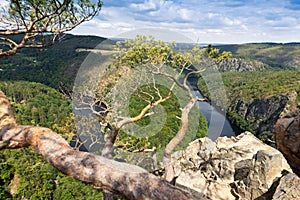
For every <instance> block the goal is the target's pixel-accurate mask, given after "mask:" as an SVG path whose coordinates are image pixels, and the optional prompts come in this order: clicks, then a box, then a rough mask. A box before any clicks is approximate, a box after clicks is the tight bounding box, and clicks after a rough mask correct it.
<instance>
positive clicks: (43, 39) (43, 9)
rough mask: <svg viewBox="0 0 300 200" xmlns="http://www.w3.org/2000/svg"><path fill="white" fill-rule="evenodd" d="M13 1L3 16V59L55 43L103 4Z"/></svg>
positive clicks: (0, 52) (0, 48)
mask: <svg viewBox="0 0 300 200" xmlns="http://www.w3.org/2000/svg"><path fill="white" fill-rule="evenodd" d="M93 2H94V1H92V0H78V1H75V0H51V1H47V0H10V1H9V5H8V6H7V7H5V8H3V9H4V11H3V13H2V14H1V16H0V41H1V46H0V58H2V57H5V56H9V55H12V54H15V53H17V51H18V50H19V49H21V48H34V47H44V46H48V45H52V44H54V43H55V42H56V41H57V40H59V38H60V36H61V34H62V33H64V32H66V31H70V30H72V29H74V28H75V27H77V26H78V25H80V24H81V23H83V22H85V21H88V20H91V19H92V18H93V17H94V16H96V15H97V14H98V13H99V12H100V10H101V7H102V2H101V1H100V0H97V1H96V3H93Z"/></svg>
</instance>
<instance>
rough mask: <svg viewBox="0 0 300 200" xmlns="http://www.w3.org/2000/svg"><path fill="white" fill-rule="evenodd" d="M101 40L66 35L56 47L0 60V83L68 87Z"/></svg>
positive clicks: (20, 53) (22, 51) (23, 51)
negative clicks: (9, 82) (8, 81)
mask: <svg viewBox="0 0 300 200" xmlns="http://www.w3.org/2000/svg"><path fill="white" fill-rule="evenodd" d="M103 40H105V38H102V37H96V36H74V35H70V34H67V35H65V37H64V38H63V40H62V41H60V42H58V43H57V44H55V45H53V46H49V47H45V48H41V49H22V50H21V51H20V52H19V53H17V54H16V55H14V56H9V57H6V58H4V59H0V80H2V81H5V80H26V81H33V82H39V83H43V84H45V85H48V86H51V87H54V88H58V87H59V86H60V85H61V84H62V85H63V86H64V87H68V88H70V86H72V84H73V82H74V78H75V77H76V73H77V70H78V69H79V67H80V65H81V63H82V62H83V60H84V59H85V57H86V56H87V54H88V52H85V51H76V50H77V49H81V48H83V49H91V48H95V47H96V45H98V44H100V43H101V42H102V41H103Z"/></svg>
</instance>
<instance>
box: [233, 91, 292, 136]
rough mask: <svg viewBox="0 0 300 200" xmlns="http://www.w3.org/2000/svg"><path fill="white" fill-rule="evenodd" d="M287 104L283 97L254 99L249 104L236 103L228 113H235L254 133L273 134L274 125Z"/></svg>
mask: <svg viewBox="0 0 300 200" xmlns="http://www.w3.org/2000/svg"><path fill="white" fill-rule="evenodd" d="M288 102H289V97H287V96H284V95H278V96H272V97H270V98H261V99H255V100H254V101H252V102H250V103H245V102H243V101H238V102H237V103H236V104H235V106H234V107H232V108H230V109H229V111H235V112H236V113H237V114H238V115H240V116H241V117H242V118H243V119H244V120H245V121H247V122H249V124H250V127H251V129H252V130H253V131H255V132H256V133H263V132H274V125H275V123H276V122H277V120H278V119H279V118H280V116H281V114H282V112H283V111H284V110H285V108H286V107H287V105H288Z"/></svg>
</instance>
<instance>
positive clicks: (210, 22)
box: [72, 0, 300, 43]
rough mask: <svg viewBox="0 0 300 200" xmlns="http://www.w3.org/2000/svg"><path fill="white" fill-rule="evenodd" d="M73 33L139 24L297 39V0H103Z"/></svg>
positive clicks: (190, 33)
mask: <svg viewBox="0 0 300 200" xmlns="http://www.w3.org/2000/svg"><path fill="white" fill-rule="evenodd" d="M103 3H104V6H103V8H102V11H101V13H100V15H99V16H98V17H96V18H95V19H94V20H92V21H90V22H87V23H85V24H83V25H81V26H80V27H78V28H76V29H75V30H74V31H73V32H72V33H74V34H90V35H99V36H105V37H117V36H118V35H120V34H122V33H124V32H127V31H132V30H139V29H147V28H154V29H165V30H168V31H171V32H178V33H180V34H183V35H184V36H186V37H188V38H190V39H191V40H193V41H195V42H199V43H247V42H295V41H296V42H299V41H300V0H119V1H117V0H115V1H114V0H103Z"/></svg>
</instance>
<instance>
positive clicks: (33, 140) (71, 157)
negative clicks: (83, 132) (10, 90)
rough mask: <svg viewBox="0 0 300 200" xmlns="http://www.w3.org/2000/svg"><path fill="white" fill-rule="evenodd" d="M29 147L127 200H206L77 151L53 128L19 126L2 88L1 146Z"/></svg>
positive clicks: (138, 171)
mask: <svg viewBox="0 0 300 200" xmlns="http://www.w3.org/2000/svg"><path fill="white" fill-rule="evenodd" d="M29 146H30V147H32V148H34V149H35V150H36V151H37V152H38V153H39V154H41V155H42V156H43V157H44V158H45V159H46V160H47V162H49V163H50V164H51V165H52V166H54V167H55V168H56V169H57V170H59V171H61V172H62V173H64V174H66V175H68V176H70V177H72V178H74V179H77V180H80V181H82V182H85V183H89V184H92V185H94V186H95V187H97V188H101V189H104V190H107V191H110V192H112V193H114V194H120V195H123V196H124V197H126V198H127V199H207V198H206V197H204V196H203V195H201V194H199V193H191V192H187V191H184V190H182V189H180V188H177V187H175V186H172V185H171V184H169V183H168V182H167V181H164V180H160V179H159V178H157V177H156V176H154V175H152V174H150V173H148V172H147V171H146V170H144V169H142V168H140V167H137V166H134V165H129V164H126V163H120V162H116V161H114V160H110V159H107V158H104V157H102V156H96V155H94V154H91V153H87V152H80V151H75V150H73V149H72V148H71V147H70V146H69V144H68V143H67V142H66V141H65V140H64V139H63V138H62V137H61V136H59V135H58V134H56V133H55V132H53V131H51V130H50V129H47V128H43V127H33V126H21V125H18V124H17V123H16V120H15V118H14V116H13V113H12V110H11V106H10V104H9V102H8V99H7V98H6V96H5V95H4V93H3V92H1V91H0V149H5V148H6V149H8V148H22V147H29Z"/></svg>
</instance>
